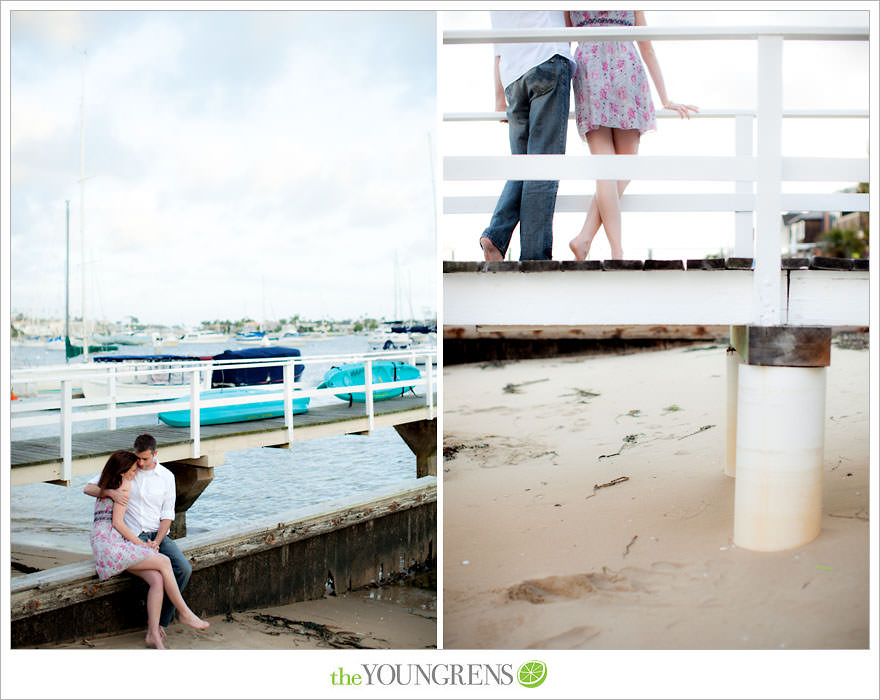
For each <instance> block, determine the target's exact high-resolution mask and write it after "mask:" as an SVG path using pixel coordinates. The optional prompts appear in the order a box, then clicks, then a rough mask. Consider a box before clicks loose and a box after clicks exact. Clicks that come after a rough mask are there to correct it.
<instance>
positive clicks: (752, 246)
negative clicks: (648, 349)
mask: <svg viewBox="0 0 880 700" xmlns="http://www.w3.org/2000/svg"><path fill="white" fill-rule="evenodd" d="M706 39H711V40H743V39H751V40H755V41H756V42H757V51H758V62H757V85H758V102H757V108H756V109H754V110H752V109H738V110H734V109H731V110H711V111H705V112H702V113H700V114H698V115H696V116H695V117H692V118H697V119H734V120H735V123H736V129H735V134H736V136H735V139H736V142H735V154H736V155H734V156H711V157H709V156H641V155H618V156H569V155H508V156H448V157H446V158H445V159H444V179H445V180H448V181H456V180H598V179H609V180H611V179H613V180H639V179H650V180H721V181H732V182H735V183H736V191H735V192H733V193H727V194H725V193H721V194H705V193H693V194H678V195H665V194H664V195H648V194H643V195H634V194H628V195H623V196H622V197H621V210H622V211H639V212H644V211H651V212H672V211H675V212H679V211H688V212H707V211H713V212H716V211H729V212H734V214H735V224H734V229H735V230H734V236H733V238H734V242H733V246H732V249H733V251H734V256H735V257H744V258H754V275H753V294H752V297H753V301H752V311H751V320H752V322H753V323H755V324H757V325H778V324H780V323H781V322H782V320H783V319H782V306H781V301H780V300H781V299H782V295H781V293H780V292H781V284H782V279H783V278H782V275H781V274H780V270H781V257H782V253H781V248H782V246H781V220H780V217H781V213H782V212H783V211H816V210H818V211H848V212H856V211H859V212H861V211H868V210H869V196H868V195H867V194H851V193H818V194H813V193H804V194H783V192H782V182H783V181H812V182H830V181H845V182H846V181H851V182H854V183H855V182H866V181H868V179H869V161H868V158H867V157H866V158H864V159H862V158H792V157H785V158H783V156H782V151H781V144H782V138H781V135H782V120H783V119H803V118H809V119H865V118H867V117H868V112H867V111H863V110H790V111H784V110H783V109H782V47H783V42H785V41H797V40H810V41H867V40H868V30H867V28H860V27H827V28H804V27H729V28H714V27H713V28H699V27H693V28H691V27H687V28H682V27H677V28H675V27H673V28H655V27H629V28H626V29H620V28H618V27H598V28H584V27H578V28H561V29H534V30H532V29H529V30H525V29H517V30H512V29H507V30H455V31H452V30H449V31H446V32H444V34H443V43H444V44H479V43H513V42H532V41H565V42H570V41H579V40H592V41H596V40H602V41H642V40H655V41H656V40H660V41H662V40H676V41H684V40H706ZM657 116H658V117H661V118H664V117H670V116H676V118H677V115H674V113H671V112H668V111H666V110H659V111H658V112H657ZM502 118H504V114H503V113H501V112H486V113H476V112H468V113H454V114H446V115H444V121H447V122H476V121H494V120H500V119H502ZM756 119H757V125H756V126H755V124H754V122H755V120H756ZM756 131H757V138H756ZM817 138H818V135H817ZM590 200H591V198H590V197H589V196H560V197H559V198H558V202H557V208H556V211H558V212H578V211H579V212H586V210H587V209H588V207H589V205H590ZM496 201H497V198H492V197H485V196H475V197H468V196H457V197H444V202H443V211H444V214H473V213H489V212H491V211H492V210H493V208H494V206H495V202H496ZM753 232H754V235H753Z"/></svg>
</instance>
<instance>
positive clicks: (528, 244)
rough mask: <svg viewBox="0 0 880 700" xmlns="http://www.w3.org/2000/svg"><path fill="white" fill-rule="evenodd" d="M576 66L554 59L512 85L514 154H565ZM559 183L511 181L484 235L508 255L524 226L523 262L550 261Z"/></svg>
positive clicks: (510, 116) (509, 111)
mask: <svg viewBox="0 0 880 700" xmlns="http://www.w3.org/2000/svg"><path fill="white" fill-rule="evenodd" d="M570 84H571V63H569V61H568V59H567V58H565V57H563V56H559V55H557V56H553V57H552V58H550V59H548V60H546V61H545V62H544V63H542V64H541V65H539V66H535V67H534V68H532V69H531V70H529V71H528V72H527V73H526V74H525V75H523V76H522V77H521V78H519V79H517V80H515V81H514V82H512V83H511V84H510V85H508V86H507V87H506V88H505V90H504V94H505V95H506V96H507V105H508V107H507V121H508V124H509V135H510V152H511V153H512V154H514V155H519V154H523V153H565V138H566V135H567V133H568V107H569V95H570ZM558 187H559V182H558V181H556V180H524V181H523V180H508V182H507V184H505V185H504V189H503V190H502V192H501V196H500V197H499V198H498V204H497V205H496V206H495V212H494V213H493V214H492V220H491V221H490V222H489V227H488V228H487V229H486V230H485V231H483V234H482V235H483V236H486V237H487V238H488V239H489V240H490V241H492V243H494V244H495V247H496V248H498V250H499V251H501V254H502V255H504V254H506V253H507V247H508V246H509V245H510V237H511V235H512V234H513V229H514V228H515V227H516V224H517V222H518V223H519V238H520V256H519V259H520V260H550V258H551V256H552V250H553V212H554V211H555V209H556V190H557V189H558Z"/></svg>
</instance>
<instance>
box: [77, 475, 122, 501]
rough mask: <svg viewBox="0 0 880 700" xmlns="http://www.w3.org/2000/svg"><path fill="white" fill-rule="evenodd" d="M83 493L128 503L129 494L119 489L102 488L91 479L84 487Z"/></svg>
mask: <svg viewBox="0 0 880 700" xmlns="http://www.w3.org/2000/svg"><path fill="white" fill-rule="evenodd" d="M83 493H84V494H85V495H86V496H91V497H92V498H111V499H113V502H114V503H118V504H119V505H123V506H125V505H128V494H127V493H125V492H123V491H120V490H119V489H102V488H101V487H100V486H98V485H97V484H94V483H92V482H91V481H90V482H89V483H87V484H86V485H85V486H84V487H83Z"/></svg>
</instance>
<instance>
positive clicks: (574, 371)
mask: <svg viewBox="0 0 880 700" xmlns="http://www.w3.org/2000/svg"><path fill="white" fill-rule="evenodd" d="M868 365H869V354H868V352H867V350H848V349H842V348H839V347H834V348H833V349H832V362H831V366H830V368H829V369H828V382H827V399H826V436H825V459H824V485H823V515H822V531H821V533H820V535H819V537H818V538H817V539H816V540H814V541H813V542H811V543H809V544H807V545H805V546H803V547H801V548H799V549H796V550H791V551H784V552H776V553H759V552H751V551H747V550H743V549H739V548H737V547H736V546H735V545H734V544H733V495H734V484H735V481H734V479H732V478H729V477H727V476H725V475H724V473H723V467H724V450H725V447H724V437H725V401H726V399H725V396H726V394H725V391H726V378H725V377H726V358H725V347H724V346H715V347H710V346H701V347H697V348H693V349H685V350H669V351H662V352H649V353H639V354H633V355H627V356H613V357H590V358H571V357H567V358H558V359H552V360H547V359H541V360H525V361H517V362H509V363H505V364H504V365H503V366H496V365H479V364H471V365H460V366H455V367H448V368H446V369H444V381H445V383H444V453H445V455H446V457H445V459H444V475H443V477H444V579H443V585H444V591H443V597H444V640H443V645H444V647H445V648H496V649H517V648H520V649H521V648H550V649H780V648H784V649H794V648H800V649H827V648H866V647H867V646H868V633H869V618H868V615H869V587H868V574H869V523H868V502H869V491H868V471H869V469H868V466H869V429H868V402H869V397H868V393H869V392H868ZM624 477H625V478H624ZM604 484H607V486H602V485H604ZM596 486H601V488H598V489H597V488H595V487H596Z"/></svg>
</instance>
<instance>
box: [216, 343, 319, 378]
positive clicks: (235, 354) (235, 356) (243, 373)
mask: <svg viewBox="0 0 880 700" xmlns="http://www.w3.org/2000/svg"><path fill="white" fill-rule="evenodd" d="M300 355H301V353H300V351H299V350H298V349H297V348H282V347H268V348H245V349H243V350H226V351H224V352H221V353H220V354H219V355H214V357H213V359H215V360H253V359H255V358H263V357H300ZM304 369H305V365H302V364H298V365H296V366H295V369H294V373H293V380H294V381H298V380H299V377H300V375H301V374H302V373H303V370H304ZM282 381H284V370H283V368H282V367H281V366H280V365H275V366H274V367H248V368H240V369H215V370H214V374H213V376H212V377H211V384H212V385H213V386H244V385H245V384H270V383H276V382H282Z"/></svg>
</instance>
